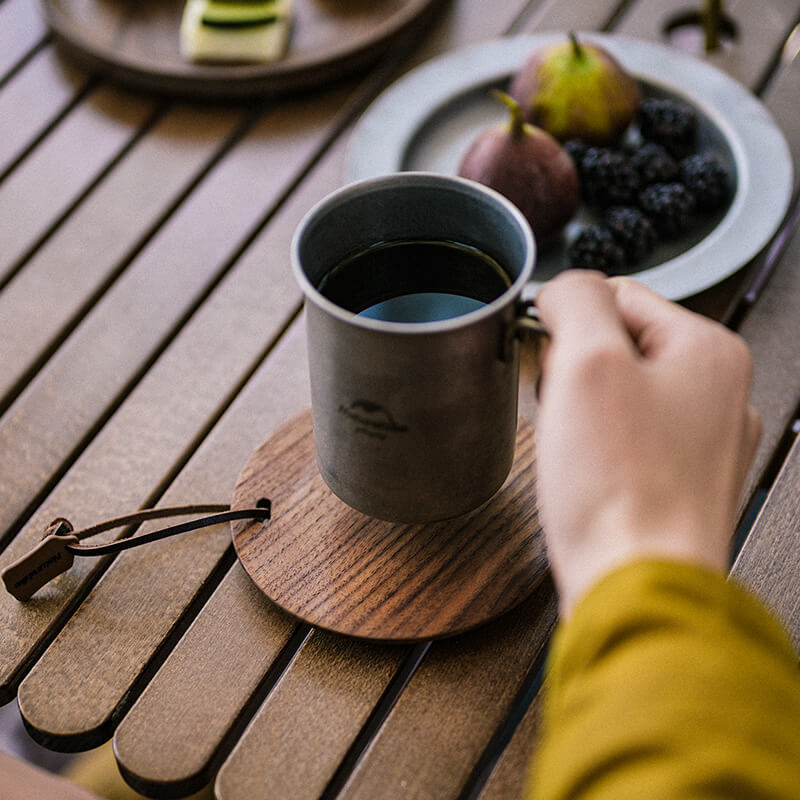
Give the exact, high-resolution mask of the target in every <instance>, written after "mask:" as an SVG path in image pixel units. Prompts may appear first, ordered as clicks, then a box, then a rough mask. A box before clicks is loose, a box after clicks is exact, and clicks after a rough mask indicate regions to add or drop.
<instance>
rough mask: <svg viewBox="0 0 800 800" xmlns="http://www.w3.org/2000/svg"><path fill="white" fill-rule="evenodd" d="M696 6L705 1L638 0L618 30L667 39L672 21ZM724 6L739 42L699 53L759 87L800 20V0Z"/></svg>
mask: <svg viewBox="0 0 800 800" xmlns="http://www.w3.org/2000/svg"><path fill="white" fill-rule="evenodd" d="M692 6H694V7H695V8H696V9H699V8H701V7H702V4H701V3H697V4H692V3H689V4H687V3H686V2H683V0H637V2H635V3H633V4H632V5H631V7H630V10H629V11H627V13H625V14H624V15H623V17H622V19H621V20H620V22H619V25H618V26H617V28H615V30H616V31H617V32H619V33H624V34H627V35H629V36H638V37H642V38H645V39H653V40H656V41H661V42H664V43H666V42H667V37H666V35H665V30H666V28H667V26H668V25H669V23H670V22H671V21H673V20H674V19H675V18H676V17H678V16H680V15H682V14H685V13H686V11H687V10H688V9H691V8H692ZM724 6H725V10H726V14H727V16H729V17H731V18H732V19H733V20H734V22H735V24H736V28H737V31H738V36H737V39H736V46H735V47H733V48H731V49H726V48H721V49H719V50H717V51H715V52H713V53H710V54H708V55H705V54H699V57H701V58H703V59H704V60H708V61H709V63H711V64H713V65H714V66H715V67H718V68H719V69H721V70H723V71H724V72H727V73H728V74H729V75H731V76H732V77H734V78H736V79H738V80H739V81H741V82H742V83H744V84H745V85H747V86H749V87H751V88H756V87H758V85H759V84H760V82H761V80H762V79H763V78H764V77H765V75H766V73H767V70H768V68H769V67H770V65H771V63H772V60H773V57H774V54H775V53H776V52H777V51H778V50H779V49H780V48H781V47H782V45H783V42H784V41H785V40H786V37H787V36H788V35H789V33H790V31H791V30H792V27H793V26H794V25H795V24H796V23H797V3H796V2H795V0H771V2H769V3H753V2H751V0H728V2H726V3H725V4H724Z"/></svg>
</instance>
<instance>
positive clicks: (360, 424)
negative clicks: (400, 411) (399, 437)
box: [339, 400, 408, 439]
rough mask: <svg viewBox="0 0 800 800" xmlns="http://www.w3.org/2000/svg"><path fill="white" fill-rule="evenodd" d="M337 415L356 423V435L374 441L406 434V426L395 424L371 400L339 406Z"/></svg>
mask: <svg viewBox="0 0 800 800" xmlns="http://www.w3.org/2000/svg"><path fill="white" fill-rule="evenodd" d="M339 413H340V414H342V415H344V416H345V417H347V418H348V419H351V420H352V421H353V422H355V423H356V426H357V427H356V433H363V434H366V435H367V436H372V437H374V438H376V439H385V438H386V437H387V436H388V435H389V434H390V433H408V425H403V424H401V423H399V422H397V421H396V420H395V418H394V417H393V416H392V415H391V414H390V413H389V411H387V410H386V409H385V408H384V407H383V406H382V405H380V403H373V402H372V401H371V400H355V401H353V402H352V403H350V405H349V406H344V405H340V406H339Z"/></svg>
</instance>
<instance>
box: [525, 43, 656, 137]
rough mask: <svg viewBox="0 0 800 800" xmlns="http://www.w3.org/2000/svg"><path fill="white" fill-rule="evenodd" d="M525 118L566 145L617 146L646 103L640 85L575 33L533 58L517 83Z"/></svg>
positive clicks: (538, 51)
mask: <svg viewBox="0 0 800 800" xmlns="http://www.w3.org/2000/svg"><path fill="white" fill-rule="evenodd" d="M510 93H511V96H512V97H513V98H514V99H515V100H516V101H517V102H518V103H519V104H520V105H521V106H522V113H523V115H524V117H525V119H526V120H527V121H528V122H530V123H531V124H532V125H539V126H540V127H542V128H544V129H545V130H546V131H548V132H549V133H551V134H552V135H553V136H555V137H556V139H558V140H559V141H561V142H565V141H567V140H568V139H583V140H584V141H586V142H590V143H592V144H597V145H609V144H614V143H615V142H616V141H617V140H618V139H619V138H620V136H621V135H622V133H623V131H624V130H625V129H626V128H627V127H628V125H630V123H631V121H632V120H633V118H634V116H635V115H636V110H637V108H638V107H639V102H640V100H641V90H640V88H639V84H638V83H637V82H636V81H635V80H634V78H633V77H632V76H631V75H629V74H628V72H627V71H626V70H625V69H624V68H623V67H622V65H621V64H620V63H619V62H618V61H617V60H616V59H615V58H614V57H613V56H612V55H611V54H610V53H609V52H608V51H607V50H605V49H604V48H602V47H600V46H599V45H596V44H583V43H581V42H579V41H578V39H577V37H576V36H575V34H574V33H570V34H569V39H568V40H567V41H564V42H560V43H558V44H554V45H550V46H548V47H544V48H541V49H539V50H537V51H535V52H534V53H532V54H531V55H530V56H529V57H528V59H527V61H526V62H525V63H524V64H523V66H522V68H521V69H520V71H519V72H518V73H517V74H516V75H515V77H514V80H513V81H512V83H511V89H510Z"/></svg>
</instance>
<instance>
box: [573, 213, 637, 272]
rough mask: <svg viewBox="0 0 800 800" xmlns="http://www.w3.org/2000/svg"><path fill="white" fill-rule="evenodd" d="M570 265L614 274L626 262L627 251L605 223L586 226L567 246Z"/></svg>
mask: <svg viewBox="0 0 800 800" xmlns="http://www.w3.org/2000/svg"><path fill="white" fill-rule="evenodd" d="M567 258H568V259H569V263H570V266H572V267H577V268H580V269H597V270H600V271H601V272H605V273H606V275H613V274H614V273H615V272H617V271H618V270H619V269H620V267H622V266H624V264H625V253H624V251H623V249H622V248H621V247H620V246H619V245H618V244H617V243H616V242H615V241H614V237H613V236H612V235H611V231H609V230H608V228H606V227H605V226H604V225H589V226H587V227H586V228H584V229H583V230H582V231H581V232H580V233H579V234H578V235H577V236H576V237H575V239H574V240H573V241H572V242H571V243H570V245H569V247H568V248H567Z"/></svg>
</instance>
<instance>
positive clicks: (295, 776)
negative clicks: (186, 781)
mask: <svg viewBox="0 0 800 800" xmlns="http://www.w3.org/2000/svg"><path fill="white" fill-rule="evenodd" d="M407 652H408V650H407V648H406V647H397V646H395V647H392V646H388V645H387V646H378V645H371V644H366V643H362V642H359V641H357V640H355V639H347V638H345V637H342V636H337V635H335V634H329V633H325V632H322V631H315V632H314V633H313V634H312V637H311V639H310V640H309V641H308V642H307V644H306V645H305V646H304V647H303V649H302V650H301V651H300V653H299V654H298V656H297V658H296V659H295V661H294V662H293V663H292V665H291V667H290V669H289V670H288V671H287V673H286V674H285V675H284V676H283V677H282V679H281V681H280V683H279V684H278V685H277V686H276V688H275V689H274V691H273V692H272V693H271V694H270V695H269V696H268V697H267V699H266V700H265V701H264V704H263V705H262V706H261V708H260V709H259V710H258V713H257V714H256V716H255V718H254V719H253V721H252V722H251V724H250V726H249V727H248V728H247V730H246V731H245V733H244V735H243V736H242V738H241V739H240V740H239V743H238V744H237V746H236V748H235V749H234V751H233V753H232V754H231V756H230V757H229V758H228V759H227V760H226V762H225V765H224V767H223V768H222V769H221V770H220V773H219V776H218V778H217V783H216V792H217V796H218V797H219V798H220V800H237V798H241V800H245V799H246V798H252V797H259V796H260V797H291V798H293V800H313V798H316V797H319V795H320V794H321V793H322V791H323V790H324V789H325V787H326V786H327V785H328V782H329V781H330V780H331V778H332V777H333V775H334V773H335V771H336V769H337V767H338V766H339V764H340V762H341V761H342V759H343V758H344V757H345V755H346V753H347V750H348V747H349V746H350V745H351V743H352V742H353V740H354V739H355V738H356V736H357V735H358V732H359V731H360V730H361V727H362V726H363V725H364V723H365V722H366V720H367V718H368V716H369V714H370V712H371V711H372V709H373V707H374V706H375V705H376V703H377V702H378V700H379V699H380V697H381V695H382V694H383V692H384V691H385V690H386V688H387V686H388V685H389V682H390V680H391V678H392V676H393V675H394V674H395V672H396V671H397V670H398V669H399V668H400V666H401V664H402V660H403V658H404V656H405V655H406V654H407Z"/></svg>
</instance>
